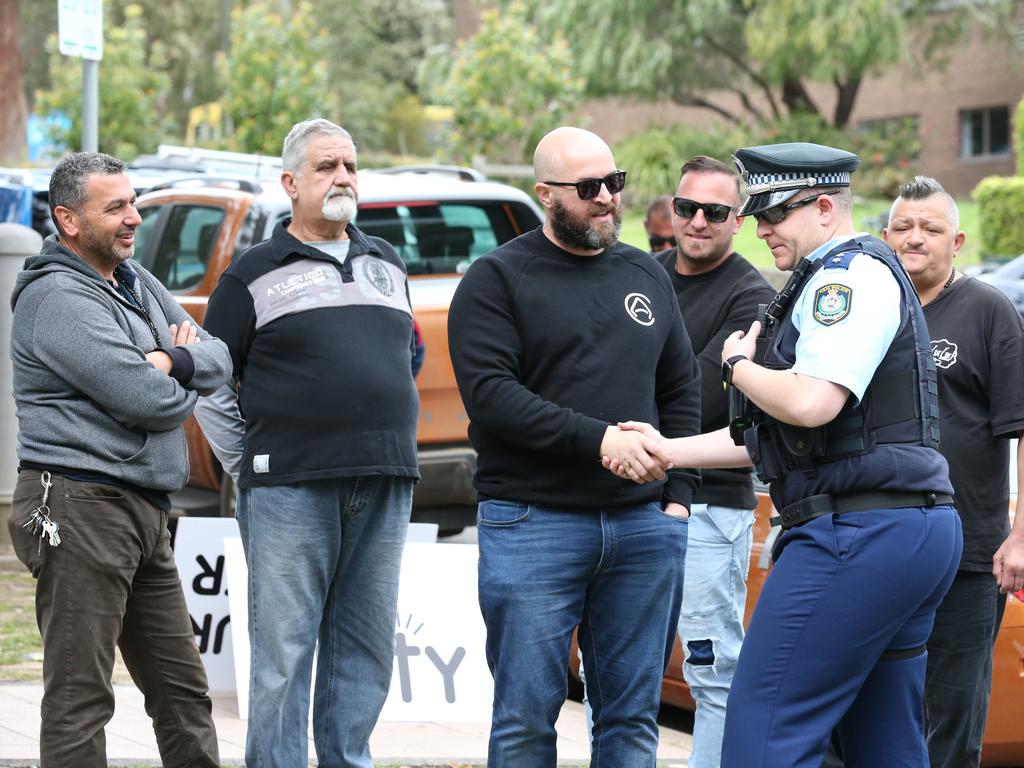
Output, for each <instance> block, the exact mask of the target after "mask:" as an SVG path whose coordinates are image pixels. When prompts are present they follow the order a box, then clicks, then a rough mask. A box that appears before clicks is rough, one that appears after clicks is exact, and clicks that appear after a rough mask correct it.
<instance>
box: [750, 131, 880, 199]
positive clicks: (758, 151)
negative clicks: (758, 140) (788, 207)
mask: <svg viewBox="0 0 1024 768" xmlns="http://www.w3.org/2000/svg"><path fill="white" fill-rule="evenodd" d="M733 160H734V161H735V163H736V169H737V170H738V171H739V172H740V174H741V175H742V176H743V181H744V182H745V183H746V185H747V194H748V195H749V197H748V198H747V200H746V202H744V203H743V206H742V207H741V208H740V211H739V213H738V215H739V216H747V215H749V214H752V213H759V212H761V211H764V210H767V209H768V208H772V207H774V206H776V205H781V204H782V203H784V202H786V201H787V200H789V199H790V198H792V197H794V196H795V195H796V194H797V193H798V192H799V191H800V190H801V189H809V188H813V187H848V186H850V174H851V173H853V172H854V171H855V170H857V167H858V166H859V165H860V158H859V157H857V155H855V154H853V153H852V152H847V151H846V150H843V149H836V148H835V147H826V146H823V145H821V144H811V143H808V142H792V143H787V144H766V145H764V146H760V147H744V148H743V149H738V150H736V154H735V155H734V156H733Z"/></svg>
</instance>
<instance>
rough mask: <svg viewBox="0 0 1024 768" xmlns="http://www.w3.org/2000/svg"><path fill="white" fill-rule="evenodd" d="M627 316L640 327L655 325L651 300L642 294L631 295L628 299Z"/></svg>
mask: <svg viewBox="0 0 1024 768" xmlns="http://www.w3.org/2000/svg"><path fill="white" fill-rule="evenodd" d="M626 314H628V315H629V316H630V317H631V318H633V319H634V320H635V321H636V322H638V323H640V325H654V311H653V310H652V309H651V300H650V299H648V298H647V297H646V296H644V295H643V294H642V293H631V294H629V295H628V296H627V297H626Z"/></svg>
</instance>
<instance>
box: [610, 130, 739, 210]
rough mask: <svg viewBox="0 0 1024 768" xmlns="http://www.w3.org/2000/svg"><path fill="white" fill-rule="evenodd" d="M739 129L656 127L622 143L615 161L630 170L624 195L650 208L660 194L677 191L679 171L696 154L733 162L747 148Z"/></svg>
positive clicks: (616, 147) (634, 202) (617, 145)
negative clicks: (733, 156) (744, 147)
mask: <svg viewBox="0 0 1024 768" xmlns="http://www.w3.org/2000/svg"><path fill="white" fill-rule="evenodd" d="M743 136H744V132H743V131H742V130H741V129H739V128H727V127H724V126H716V127H714V128H711V129H709V130H706V131H695V130H693V129H692V128H689V127H687V126H685V125H676V126H673V127H670V128H655V129H653V130H650V131H645V132H643V133H638V134H634V135H633V136H631V137H629V138H627V139H624V140H623V141H620V142H618V143H617V144H616V145H615V147H613V150H614V152H615V162H616V164H617V165H618V166H619V167H620V168H625V169H626V170H627V171H629V176H628V177H627V179H628V182H627V184H626V189H625V191H624V193H623V194H625V195H626V202H627V203H628V204H636V205H646V204H647V203H648V202H650V201H651V200H652V199H654V198H655V197H657V196H658V195H667V194H672V193H674V192H675V189H676V187H677V186H678V185H679V168H680V166H682V164H683V162H685V161H686V160H687V159H689V158H691V157H693V156H694V155H708V156H709V157H714V158H718V159H719V160H722V161H723V162H725V163H729V162H730V160H729V158H730V156H731V155H732V153H733V152H735V151H736V148H737V147H741V146H743V145H744V144H743Z"/></svg>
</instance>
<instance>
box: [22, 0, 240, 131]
mask: <svg viewBox="0 0 1024 768" xmlns="http://www.w3.org/2000/svg"><path fill="white" fill-rule="evenodd" d="M40 5H43V3H40ZM54 5H56V3H54ZM231 5H232V4H231V2H230V0H206V1H205V2H196V0H106V7H105V9H104V11H105V20H104V25H105V26H106V28H107V29H108V30H109V29H111V28H114V27H118V26H122V25H123V24H124V23H125V20H126V18H127V9H128V8H129V7H132V6H136V7H137V8H138V9H139V10H138V12H139V13H140V14H141V18H142V20H143V22H144V24H143V27H144V29H145V31H146V41H145V50H146V54H145V58H146V60H147V62H148V61H149V59H150V56H151V55H152V52H154V51H159V56H160V58H161V62H162V68H163V70H164V71H165V72H167V74H168V75H169V76H170V78H171V87H170V88H169V89H168V92H167V94H166V95H165V102H164V104H165V108H166V109H167V111H168V113H169V115H170V116H171V118H172V119H173V120H174V123H175V126H176V130H175V133H176V134H178V135H179V136H184V135H185V129H186V127H187V126H188V118H189V110H190V109H191V108H192V107H194V106H196V105H197V104H203V103H206V102H209V101H213V100H215V99H217V98H219V97H220V82H219V80H218V77H217V68H216V67H215V66H213V62H214V61H215V59H216V55H217V53H218V52H219V51H223V50H227V47H228V43H229V37H228V35H229V30H230V26H229V22H230V13H231Z"/></svg>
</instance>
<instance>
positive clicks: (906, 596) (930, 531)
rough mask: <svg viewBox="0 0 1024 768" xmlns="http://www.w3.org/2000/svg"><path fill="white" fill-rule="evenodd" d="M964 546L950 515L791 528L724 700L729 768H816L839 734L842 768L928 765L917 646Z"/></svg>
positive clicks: (911, 514) (870, 516)
mask: <svg viewBox="0 0 1024 768" xmlns="http://www.w3.org/2000/svg"><path fill="white" fill-rule="evenodd" d="M962 549H963V534H962V530H961V526H960V518H959V516H958V515H957V513H956V511H955V510H954V509H953V507H951V506H940V507H931V508H918V507H914V508H907V509H878V510H871V511H865V512H851V513H846V514H843V515H824V516H822V517H819V518H816V519H814V520H811V521H809V522H807V523H804V524H803V525H800V526H797V527H795V528H792V529H790V530H788V531H785V532H783V534H782V535H781V536H780V537H779V540H778V542H777V543H776V546H775V551H774V552H773V555H774V558H775V567H774V569H773V570H772V573H771V574H770V575H769V577H768V580H767V582H766V583H765V587H764V590H763V591H762V593H761V597H760V599H759V600H758V603H757V609H756V610H755V612H754V615H753V617H752V619H751V622H750V627H749V629H748V631H747V636H746V639H745V640H744V643H743V650H742V651H741V653H740V658H739V663H738V666H737V669H736V676H735V678H734V679H733V684H732V689H731V690H730V693H729V700H728V705H727V708H726V722H725V738H724V744H723V749H722V767H723V768H819V767H820V766H821V763H822V759H823V758H824V756H825V752H826V749H827V746H828V741H829V736H830V734H831V732H832V730H833V728H835V727H837V726H838V728H839V734H840V740H841V743H842V748H843V755H844V758H845V761H846V762H845V764H846V768H867V767H868V766H870V767H871V768H877V766H883V765H884V766H886V768H927V766H928V755H927V751H926V748H925V741H924V724H923V717H924V703H923V691H924V673H925V664H926V659H927V657H926V655H925V653H924V649H923V646H924V644H925V641H926V640H927V639H928V635H929V633H930V632H931V629H932V624H933V622H934V620H935V610H936V608H937V607H938V605H939V602H940V601H941V600H942V597H943V595H945V594H946V590H948V589H949V585H950V584H951V582H952V580H953V577H954V575H955V574H956V569H957V564H958V563H959V560H960V552H961V550H962ZM899 651H908V652H907V653H905V654H899V653H894V652H899ZM887 652H889V653H887ZM883 654H885V657H883Z"/></svg>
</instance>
